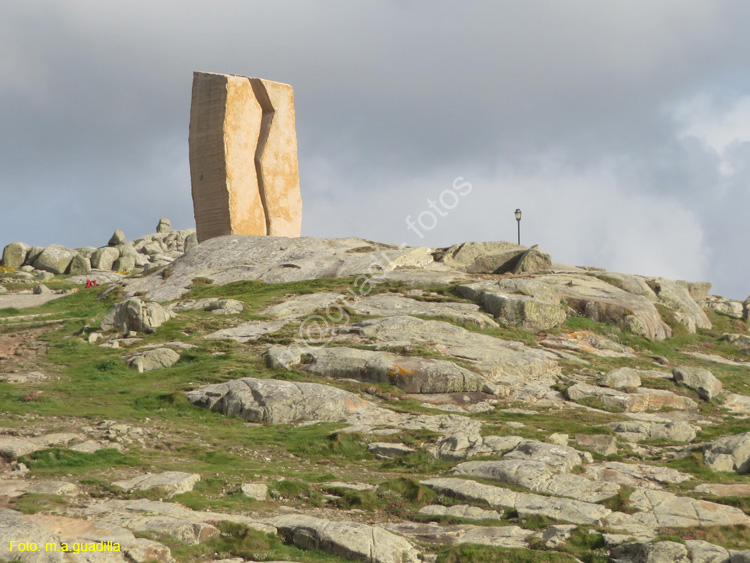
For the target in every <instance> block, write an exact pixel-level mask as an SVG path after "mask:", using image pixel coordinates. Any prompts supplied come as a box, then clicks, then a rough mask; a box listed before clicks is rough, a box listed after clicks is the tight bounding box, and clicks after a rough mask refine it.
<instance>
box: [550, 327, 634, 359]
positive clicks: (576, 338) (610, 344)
mask: <svg viewBox="0 0 750 563" xmlns="http://www.w3.org/2000/svg"><path fill="white" fill-rule="evenodd" d="M540 344H541V345H542V346H544V347H545V348H550V349H553V350H569V351H571V352H578V353H581V354H591V355H592V356H600V357H602V358H631V357H633V356H635V352H634V351H633V349H632V348H630V347H629V346H623V345H622V344H618V343H617V342H614V341H612V340H610V339H609V338H605V337H603V336H599V335H598V334H595V333H593V332H589V331H587V330H579V331H577V332H566V333H563V334H546V335H544V338H542V340H541V342H540Z"/></svg>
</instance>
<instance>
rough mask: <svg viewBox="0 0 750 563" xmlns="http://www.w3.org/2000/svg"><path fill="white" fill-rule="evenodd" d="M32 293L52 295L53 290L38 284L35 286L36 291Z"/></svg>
mask: <svg viewBox="0 0 750 563" xmlns="http://www.w3.org/2000/svg"><path fill="white" fill-rule="evenodd" d="M32 293H33V294H34V295H47V294H50V293H52V290H51V289H50V288H48V287H47V286H46V285H44V284H43V283H38V284H36V285H35V286H34V289H33V290H32Z"/></svg>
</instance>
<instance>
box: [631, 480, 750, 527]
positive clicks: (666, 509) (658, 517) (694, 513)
mask: <svg viewBox="0 0 750 563" xmlns="http://www.w3.org/2000/svg"><path fill="white" fill-rule="evenodd" d="M629 500H630V504H631V506H633V507H634V508H635V509H637V510H641V511H643V512H645V513H648V514H646V515H645V516H647V518H646V520H644V521H650V520H651V518H653V520H654V521H655V522H656V524H657V525H658V526H676V527H683V526H684V527H695V526H734V525H738V524H742V525H750V516H748V515H747V514H745V513H744V512H742V510H740V509H739V508H735V507H733V506H727V505H725V504H717V503H714V502H709V501H705V500H697V499H694V498H691V497H678V496H677V495H675V494H673V493H669V492H667V491H659V490H649V489H636V490H635V492H633V494H631V495H630V499H629ZM634 516H635V517H638V516H639V515H638V514H636V515H634Z"/></svg>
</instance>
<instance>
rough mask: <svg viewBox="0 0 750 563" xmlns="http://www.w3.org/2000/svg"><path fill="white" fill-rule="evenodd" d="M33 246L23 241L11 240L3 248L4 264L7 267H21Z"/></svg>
mask: <svg viewBox="0 0 750 563" xmlns="http://www.w3.org/2000/svg"><path fill="white" fill-rule="evenodd" d="M29 250H31V247H30V246H29V245H28V244H24V243H22V242H11V243H10V244H9V245H7V246H6V247H5V248H3V266H5V267H6V268H20V267H21V266H23V265H24V262H26V258H27V257H28V255H29Z"/></svg>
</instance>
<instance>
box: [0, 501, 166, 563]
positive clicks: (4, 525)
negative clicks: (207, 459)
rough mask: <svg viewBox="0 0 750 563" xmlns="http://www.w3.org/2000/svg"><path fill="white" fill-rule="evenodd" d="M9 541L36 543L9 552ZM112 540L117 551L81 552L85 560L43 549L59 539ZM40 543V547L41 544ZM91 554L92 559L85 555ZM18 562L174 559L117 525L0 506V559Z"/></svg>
mask: <svg viewBox="0 0 750 563" xmlns="http://www.w3.org/2000/svg"><path fill="white" fill-rule="evenodd" d="M10 541H19V542H24V541H29V542H35V543H37V544H38V545H39V546H40V549H39V550H38V551H36V552H31V551H28V552H22V553H19V552H18V551H16V550H14V551H13V552H12V553H11V552H10V551H9V545H10ZM105 541H112V542H117V543H119V544H120V551H119V552H118V551H109V552H106V553H102V554H101V556H100V557H97V555H96V554H88V553H83V556H84V557H85V559H70V558H69V557H70V555H68V556H65V554H64V552H62V551H52V550H50V551H47V550H46V549H45V547H46V544H47V543H56V544H57V545H58V546H60V544H61V543H62V542H65V543H67V544H68V545H69V546H72V545H73V544H76V543H78V544H81V545H82V544H85V543H90V542H105ZM43 546H44V547H43ZM87 555H93V557H94V558H89V557H86V556H87ZM16 559H18V560H20V561H21V562H22V563H61V562H63V561H65V562H67V561H80V562H83V561H91V562H92V563H93V562H94V561H96V562H101V563H105V562H106V563H151V562H154V561H158V562H160V563H172V562H173V561H174V558H173V557H172V554H171V552H170V550H169V548H168V547H166V546H164V545H162V544H160V543H158V542H155V541H152V540H148V539H144V538H136V537H135V536H134V535H133V533H132V532H130V531H129V530H126V529H125V528H121V527H118V526H110V525H103V524H100V523H99V522H92V521H90V520H84V519H79V518H68V517H64V516H49V515H45V514H26V515H23V514H21V513H19V512H15V511H13V510H7V509H3V508H0V560H2V561H15V560H16Z"/></svg>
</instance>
